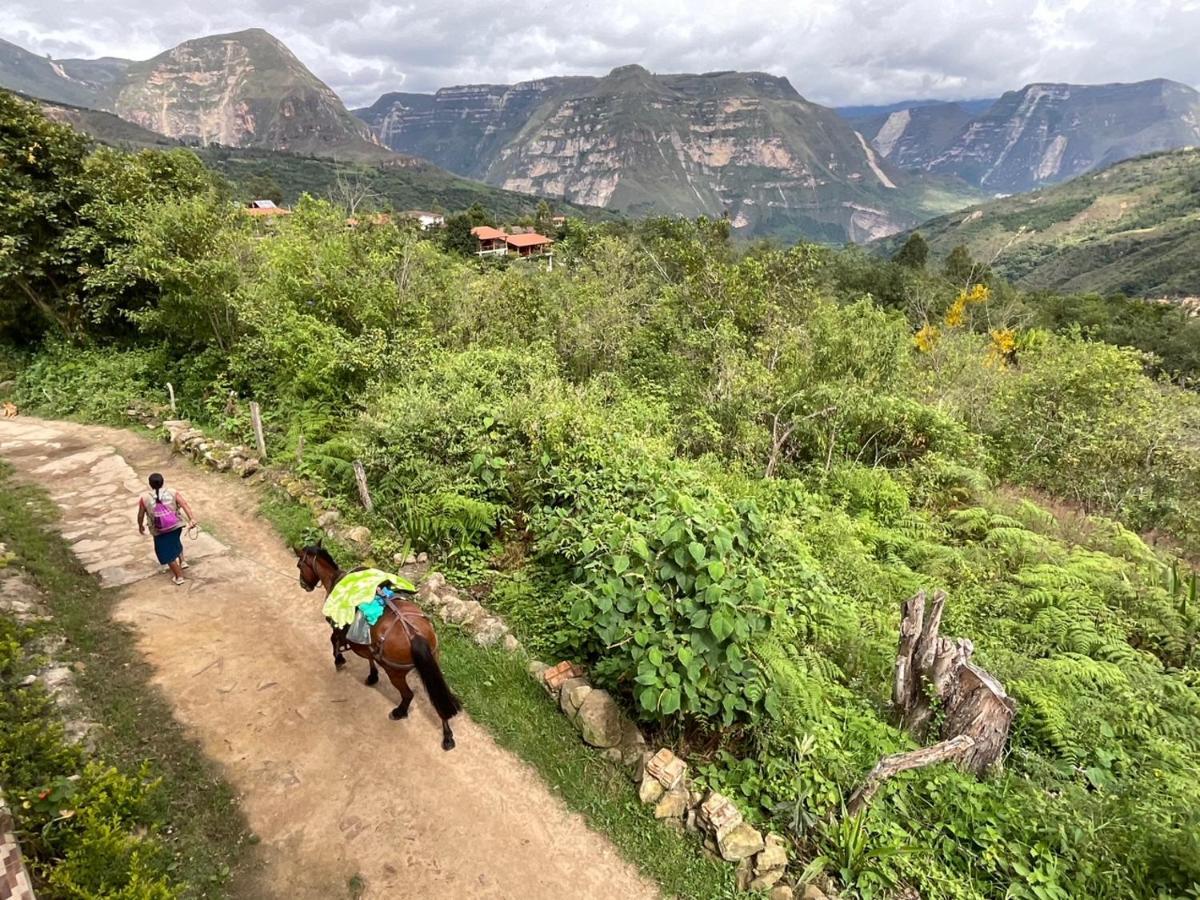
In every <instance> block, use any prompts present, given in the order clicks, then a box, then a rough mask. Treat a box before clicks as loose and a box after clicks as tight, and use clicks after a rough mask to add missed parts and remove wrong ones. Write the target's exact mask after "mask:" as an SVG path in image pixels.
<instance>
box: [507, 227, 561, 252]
mask: <svg viewBox="0 0 1200 900" xmlns="http://www.w3.org/2000/svg"><path fill="white" fill-rule="evenodd" d="M553 243H554V241H553V240H552V239H550V238H548V237H546V236H545V235H543V234H538V233H537V232H536V231H530V232H527V233H525V234H510V235H509V236H508V237H507V239H506V241H505V244H506V245H507V247H508V250H509V251H510V252H512V253H515V254H516V255H517V256H544V255H546V254H547V253H549V252H550V247H551V245H552V244H553Z"/></svg>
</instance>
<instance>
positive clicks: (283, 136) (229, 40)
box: [112, 28, 382, 157]
mask: <svg viewBox="0 0 1200 900" xmlns="http://www.w3.org/2000/svg"><path fill="white" fill-rule="evenodd" d="M112 105H113V110H114V111H115V112H116V113H117V115H119V116H120V117H121V118H123V119H127V120H128V121H130V122H134V123H136V124H138V125H141V126H142V127H144V128H149V129H150V130H151V131H157V132H158V133H159V134H165V135H168V136H169V137H174V138H179V139H181V140H184V141H189V142H196V143H201V144H211V143H217V144H225V145H227V146H231V147H267V148H270V149H273V150H287V151H291V152H294V153H314V154H321V155H339V154H341V155H347V156H355V157H361V156H364V155H367V156H370V155H372V153H376V154H377V155H382V152H381V151H376V149H375V147H374V144H375V142H374V139H373V138H372V136H371V133H370V131H369V129H367V128H366V127H365V126H364V125H363V124H362V122H360V121H359V120H357V119H355V118H354V117H353V116H352V115H350V113H349V112H347V110H346V108H345V107H344V106H343V105H342V101H341V100H340V99H339V98H338V96H337V94H335V93H334V92H333V91H332V90H331V89H330V88H329V87H328V86H327V85H326V84H324V83H323V82H322V81H320V80H319V79H318V78H317V77H316V76H315V75H313V74H312V72H310V71H309V70H308V69H307V68H306V67H305V66H304V64H303V63H301V62H300V60H298V59H297V58H296V57H295V56H294V55H292V52H291V51H290V50H288V49H287V47H285V46H284V45H283V44H282V43H281V42H280V41H278V40H276V39H275V38H274V37H272V36H271V35H270V34H268V33H267V32H265V31H263V30H261V29H257V28H252V29H250V30H248V31H241V32H237V33H234V34H220V35H213V36H211V37H205V38H198V39H196V40H192V41H185V42H184V43H182V44H180V45H179V46H177V47H173V48H172V49H170V50H167V51H166V52H165V53H160V54H159V55H158V56H156V57H154V58H153V59H150V60H147V61H145V62H138V63H133V64H131V65H130V66H129V67H128V68H127V69H126V70H125V72H124V73H123V75H122V76H121V78H120V80H119V85H118V87H117V88H116V90H115V91H114V95H113V104H112Z"/></svg>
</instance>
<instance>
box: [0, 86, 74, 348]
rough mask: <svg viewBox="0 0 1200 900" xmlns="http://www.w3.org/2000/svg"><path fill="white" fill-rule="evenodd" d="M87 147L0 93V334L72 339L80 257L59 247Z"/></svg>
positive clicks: (65, 129)
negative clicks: (48, 332)
mask: <svg viewBox="0 0 1200 900" xmlns="http://www.w3.org/2000/svg"><path fill="white" fill-rule="evenodd" d="M88 146H89V144H88V140H87V139H86V138H85V137H84V136H83V135H81V134H79V133H77V132H75V131H74V130H72V129H71V128H69V127H68V126H66V125H59V124H57V123H55V122H51V121H49V120H48V119H47V118H46V117H45V116H43V115H42V113H41V111H40V110H39V109H38V108H37V107H36V106H34V105H33V104H32V103H26V102H25V101H23V100H20V99H18V98H17V97H15V96H13V95H12V94H9V93H6V92H3V91H0V332H6V333H8V334H9V335H11V336H12V337H15V338H18V339H22V340H28V339H31V338H33V337H36V336H37V335H38V334H40V333H41V332H42V331H44V330H45V329H46V328H47V327H50V328H54V329H55V330H57V331H59V332H60V333H62V334H64V335H66V336H70V337H75V336H77V335H78V333H79V325H80V318H81V317H80V315H79V312H80V309H79V283H80V274H79V270H80V263H81V259H80V252H79V251H78V250H77V249H75V248H73V247H71V246H70V245H69V242H68V241H67V240H66V237H67V234H68V232H69V230H70V229H71V228H72V227H73V226H74V225H75V224H76V223H77V221H78V218H79V213H78V210H79V209H80V207H81V206H82V205H83V201H84V194H83V183H82V181H83V179H82V176H83V167H84V159H85V158H86V156H87V152H88Z"/></svg>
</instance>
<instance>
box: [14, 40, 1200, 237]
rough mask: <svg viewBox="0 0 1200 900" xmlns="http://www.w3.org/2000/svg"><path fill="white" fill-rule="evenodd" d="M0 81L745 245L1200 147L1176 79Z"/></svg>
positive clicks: (130, 75) (91, 110)
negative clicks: (408, 87) (959, 91)
mask: <svg viewBox="0 0 1200 900" xmlns="http://www.w3.org/2000/svg"><path fill="white" fill-rule="evenodd" d="M0 86H3V87H7V88H9V89H12V90H16V91H19V92H22V93H24V94H27V95H29V96H32V97H37V98H41V99H43V100H47V101H53V102H54V103H57V104H59V105H60V107H61V109H60V111H59V113H58V115H60V117H65V118H68V119H70V118H71V117H74V120H75V122H76V124H78V125H80V127H85V128H87V127H92V128H99V129H101V130H107V131H109V132H113V131H116V130H117V129H115V128H114V127H113V125H114V123H113V122H112V121H111V120H104V119H101V118H100V117H99V114H100V113H109V114H112V115H115V116H117V117H119V118H120V119H121V120H123V121H124V122H127V123H131V126H140V127H141V128H144V129H146V130H147V132H150V133H154V134H159V135H164V136H166V137H167V138H171V139H175V140H178V141H181V142H183V143H187V144H192V145H214V144H215V145H221V146H224V147H238V148H253V149H256V150H276V151H278V150H282V151H287V152H290V153H293V154H300V155H305V156H315V157H328V158H336V159H338V160H342V161H356V162H366V163H372V164H382V165H389V166H396V165H412V158H413V157H417V158H421V159H424V160H428V161H429V162H430V163H432V164H433V166H439V167H442V168H444V169H446V170H449V171H450V172H453V173H456V174H457V175H460V176H463V177H465V178H469V179H474V180H476V181H480V182H484V183H486V184H488V185H491V186H493V187H497V188H503V189H506V190H509V191H516V192H522V193H525V194H530V195H542V196H546V197H550V198H556V199H559V200H565V201H568V202H574V203H579V204H589V205H593V206H602V207H607V208H609V209H612V210H616V211H620V212H623V213H628V214H633V215H641V214H647V213H665V214H672V215H689V216H691V215H700V214H704V215H709V216H728V217H729V219H730V221H731V222H732V224H733V226H734V227H735V229H736V230H737V231H738V233H740V234H743V235H754V234H771V235H774V236H776V237H778V238H781V239H785V240H786V239H798V238H807V239H813V240H819V241H826V242H830V243H839V242H843V241H847V240H854V241H867V240H871V239H876V238H880V237H885V236H887V235H889V234H893V233H896V232H900V231H903V230H905V229H908V228H911V227H912V226H914V225H916V224H918V223H920V222H922V221H925V220H928V219H929V218H930V217H936V216H938V215H942V214H946V213H949V212H952V211H953V210H956V209H960V208H962V207H964V206H967V205H970V204H972V203H976V202H978V201H979V200H981V199H983V198H984V197H986V196H988V195H993V196H994V195H1005V194H1011V193H1017V192H1022V191H1028V190H1031V189H1034V188H1037V187H1040V186H1043V185H1047V184H1053V183H1057V182H1060V181H1065V180H1067V179H1069V178H1072V177H1074V176H1077V175H1080V174H1082V173H1085V172H1089V171H1092V170H1094V169H1098V168H1101V167H1104V166H1107V165H1111V164H1112V163H1115V162H1118V161H1120V160H1123V159H1127V158H1130V157H1134V156H1138V155H1140V154H1144V153H1148V152H1155V151H1161V150H1169V149H1175V148H1180V147H1187V146H1193V145H1197V144H1200V94H1198V93H1197V92H1196V91H1195V90H1193V89H1192V88H1189V87H1187V86H1186V85H1182V84H1178V83H1176V82H1170V81H1165V80H1162V79H1158V80H1153V81H1145V82H1138V83H1136V84H1108V85H1066V84H1032V85H1027V86H1026V87H1024V88H1022V89H1020V90H1017V91H1010V92H1008V93H1006V94H1004V95H1003V96H1001V97H1000V98H998V99H996V100H995V101H988V100H972V101H964V102H961V103H946V102H932V101H913V102H910V103H898V104H890V105H887V106H877V107H852V108H844V109H842V110H834V109H831V108H829V107H825V106H821V105H820V104H817V103H813V102H811V101H809V100H807V99H806V98H805V97H804V96H802V95H801V94H800V93H799V92H798V91H797V90H796V89H795V88H794V87H793V86H792V84H791V83H790V82H788V80H787V79H786V78H781V77H778V76H774V75H768V74H764V73H759V72H732V71H729V72H709V73H705V74H676V75H668V74H655V73H651V72H649V71H647V70H646V69H645V68H643V67H641V66H638V65H628V66H621V67H619V68H617V69H614V70H612V71H611V72H610V73H609V74H608V75H605V76H601V77H594V76H562V77H554V78H544V79H539V80H536V81H528V82H522V83H519V84H513V85H494V84H477V85H465V86H458V87H448V88H443V89H442V90H439V91H437V92H435V93H433V94H417V93H389V94H385V95H383V96H382V97H380V98H379V100H378V101H376V102H375V103H374V104H372V105H371V106H369V107H365V108H363V109H358V110H355V111H354V113H353V114H352V113H351V112H349V111H348V110H347V109H346V108H345V106H344V105H343V104H342V102H341V100H340V99H339V98H338V97H337V95H336V94H335V93H334V92H333V91H332V90H331V89H330V88H329V87H328V86H327V85H325V84H324V83H323V82H322V81H320V79H318V78H317V77H316V76H315V75H313V73H312V72H310V71H309V70H308V69H307V68H306V67H305V66H304V64H303V63H302V62H300V60H298V59H297V58H296V57H295V56H294V55H293V54H292V53H291V51H289V50H288V48H287V47H286V46H284V45H283V44H282V43H281V42H280V41H278V40H277V39H276V38H274V37H272V36H271V35H270V34H268V33H267V32H265V31H263V30H261V29H249V30H247V31H241V32H236V33H232V34H222V35H213V36H209V37H203V38H197V39H195V40H190V41H185V42H184V43H182V44H180V45H178V46H177V47H174V48H172V49H170V50H167V51H165V52H163V53H161V54H159V55H158V56H156V57H154V58H153V59H149V60H145V61H140V62H139V61H131V60H124V59H117V58H111V57H110V58H103V59H96V60H86V59H60V60H52V59H46V58H43V57H40V56H37V55H35V54H32V53H29V52H28V51H26V50H24V49H22V48H20V47H18V46H17V45H15V44H12V43H8V42H5V41H0ZM127 138H128V139H129V140H130V141H132V142H138V141H140V142H141V143H143V144H144V143H146V142H147V139H146V137H145V135H144V134H142V133H141V132H138V133H136V134H134V133H132V132H131V133H130V135H127ZM397 154H399V155H397ZM429 171H431V172H432V171H435V170H434V169H433V167H429Z"/></svg>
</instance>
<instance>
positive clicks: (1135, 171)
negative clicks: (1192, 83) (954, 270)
mask: <svg viewBox="0 0 1200 900" xmlns="http://www.w3.org/2000/svg"><path fill="white" fill-rule="evenodd" d="M920 228H921V231H922V233H923V234H924V235H925V237H926V238H927V239H928V240H929V242H930V245H931V247H932V249H933V252H934V255H935V256H937V257H939V258H942V257H945V256H946V255H947V254H949V252H950V251H951V250H952V249H953V248H954V247H956V246H958V245H960V244H965V245H966V246H967V247H968V248H969V249H970V251H971V253H972V254H974V255H975V256H976V257H978V258H980V259H985V260H989V261H991V262H992V264H993V265H994V267H995V268H996V270H997V271H998V272H1000V273H1001V274H1002V275H1004V276H1005V277H1006V278H1009V279H1011V280H1012V281H1013V282H1015V283H1016V284H1018V285H1020V286H1021V287H1023V288H1026V289H1029V290H1054V291H1081V292H1082V291H1095V292H1097V293H1101V294H1111V293H1124V294H1128V295H1129V296H1134V297H1178V296H1196V295H1197V294H1200V271H1197V268H1196V265H1195V260H1196V258H1197V255H1200V150H1195V149H1192V150H1178V151H1175V152H1173V153H1159V154H1155V155H1151V156H1144V157H1140V158H1138V159H1131V160H1126V161H1124V162H1119V163H1116V164H1115V165H1113V166H1111V167H1109V168H1106V169H1103V170H1101V171H1098V172H1092V173H1089V174H1087V175H1082V176H1080V177H1079V178H1075V179H1073V180H1071V181H1068V182H1066V183H1064V184H1059V185H1055V186H1053V187H1047V188H1043V189H1042V190H1040V191H1034V192H1033V193H1029V194H1018V195H1016V196H1013V197H1005V198H1003V199H999V200H992V201H990V202H988V203H984V204H982V205H980V206H974V207H971V208H970V209H965V210H960V211H958V212H953V213H950V214H949V215H945V216H942V217H940V218H937V219H934V220H933V221H931V222H926V223H925V224H923V225H921V226H920ZM904 239H905V238H904V236H900V237H898V238H889V239H887V240H885V241H883V242H881V246H882V248H883V249H884V250H885V251H888V252H890V251H891V250H892V249H894V248H895V247H896V246H898V245H899V244H900V243H901V242H903V240H904Z"/></svg>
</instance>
